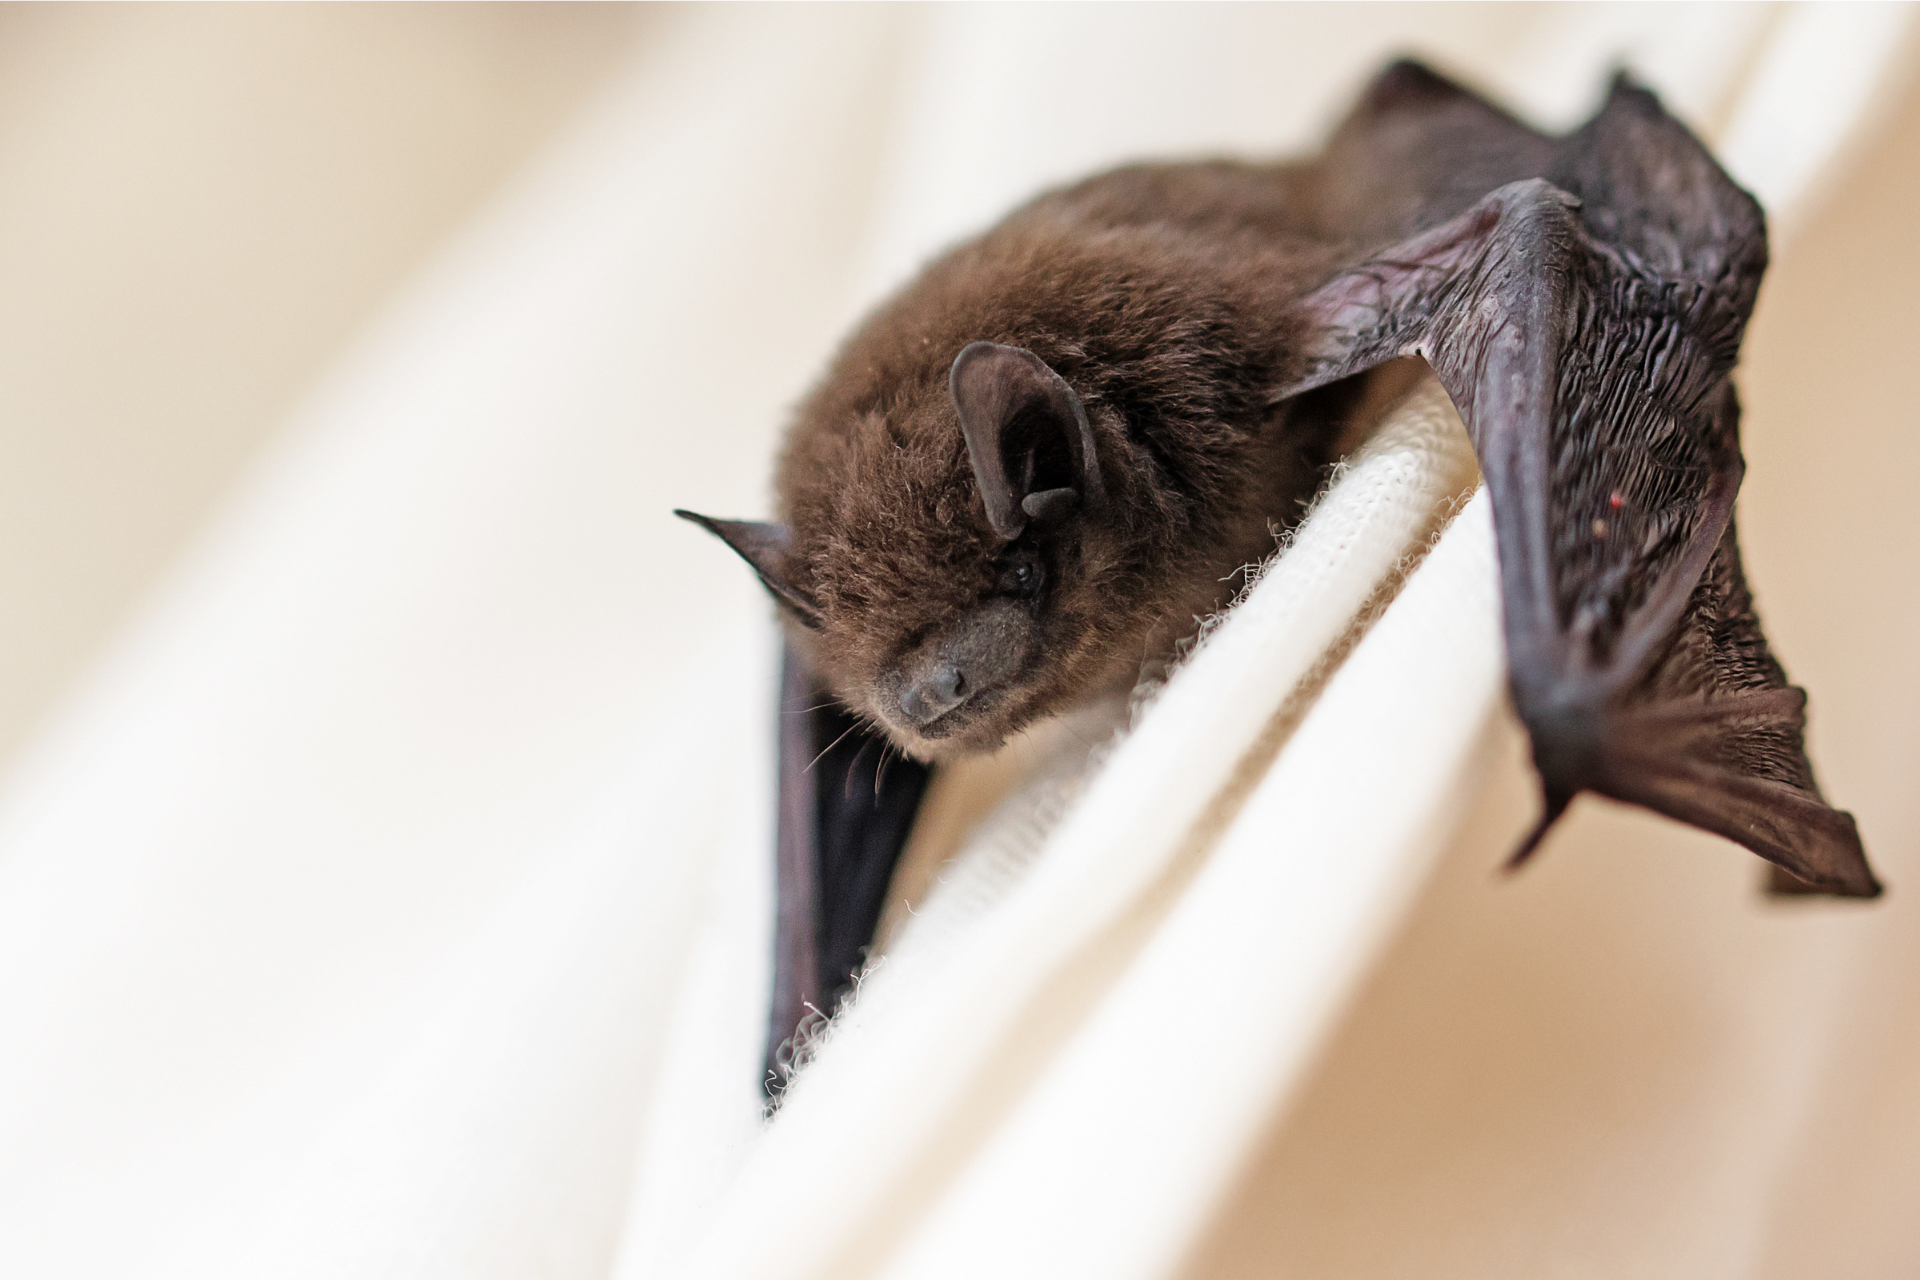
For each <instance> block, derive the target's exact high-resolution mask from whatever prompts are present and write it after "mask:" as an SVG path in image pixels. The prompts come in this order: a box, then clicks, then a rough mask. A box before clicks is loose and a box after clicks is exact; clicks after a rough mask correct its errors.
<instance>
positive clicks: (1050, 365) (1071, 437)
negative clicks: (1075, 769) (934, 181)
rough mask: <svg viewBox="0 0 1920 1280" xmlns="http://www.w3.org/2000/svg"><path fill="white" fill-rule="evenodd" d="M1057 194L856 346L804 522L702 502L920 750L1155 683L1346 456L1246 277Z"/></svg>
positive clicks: (935, 750)
mask: <svg viewBox="0 0 1920 1280" xmlns="http://www.w3.org/2000/svg"><path fill="white" fill-rule="evenodd" d="M1049 208H1050V206H1047V205H1046V203H1045V201H1042V202H1041V203H1040V204H1038V205H1036V206H1035V208H1034V210H1032V211H1029V212H1028V213H1027V214H1023V215H1018V216H1017V217H1016V218H1015V219H1013V220H1010V221H1009V223H1007V224H1006V225H1005V226H1003V227H1002V228H1001V229H999V230H997V231H995V232H993V233H990V234H989V235H988V236H986V237H984V238H982V239H981V240H979V241H976V242H974V243H972V244H971V245H967V246H962V247H961V248H960V249H958V250H956V251H955V252H954V253H952V254H950V255H949V256H947V257H946V258H944V259H942V260H940V261H937V262H936V263H934V264H933V265H931V266H930V267H929V268H928V270H927V271H926V272H925V273H923V275H922V276H921V277H920V278H919V279H918V280H917V281H916V282H915V283H914V284H913V285H912V286H911V287H909V288H908V289H906V290H905V291H903V292H902V293H901V294H899V295H897V296H896V297H895V298H894V299H893V300H892V301H891V302H889V303H887V304H885V305H883V306H882V307H881V308H880V309H879V310H877V311H876V312H875V313H874V314H873V315H872V316H871V317H869V319H868V321H867V322H866V323H865V324H864V325H862V326H861V327H860V328H859V329H858V330H857V331H856V332H855V333H854V334H853V335H852V337H851V338H850V339H849V341H848V342H847V344H846V345H845V346H844V347H843V348H842V349H841V351H840V353H839V355H838V357H837V358H836V359H835V361H834V362H833V364H832V366H831V367H830V368H829V369H828V371H827V374H826V376H825V378H823V379H822V381H821V382H820V384H819V385H818V386H817V387H816V388H815V389H814V391H813V393H812V394H811V395H809V396H808V398H807V399H806V401H805V402H804V403H803V404H802V405H801V407H800V409H799V413H798V416H797V419H796V421H795V423H794V426H793V430H792V431H791V433H790V434H789V436H788V439H787V445H786V451H785V453H784V455H783V456H782V458H781V462H780V468H779V477H778V482H777V487H778V494H779V504H780V507H781V514H782V521H781V522H780V523H777V524H748V523H743V522H724V521H713V520H708V519H706V518H704V517H694V518H695V519H697V520H699V521H700V522H701V523H702V524H704V525H706V527H707V528H709V529H710V530H712V531H713V532H714V533H716V534H718V535H719V536H720V537H722V538H723V539H725V540H726V541H727V543H728V544H729V545H730V546H732V547H733V549H734V550H735V551H737V552H739V553H740V555H741V556H742V557H743V558H745V559H746V560H747V562H748V563H749V564H751V565H752V566H753V568H754V570H755V572H757V573H758V574H759V576H760V578H761V580H762V581H763V582H764V583H765V584H766V585H767V587H768V589H769V590H770V591H771V592H772V593H773V595H774V597H775V598H776V600H778V601H779V603H780V606H781V609H782V611H783V613H784V614H785V617H786V620H787V622H788V624H789V627H788V630H789V633H790V634H791V636H792V637H793V639H794V641H795V643H796V647H798V648H799V649H800V650H801V652H802V653H803V654H804V656H805V657H806V659H807V661H808V663H809V664H810V665H811V666H812V668H813V669H814V671H815V672H816V673H817V674H818V675H819V676H820V677H821V678H823V679H824V680H825V681H826V682H827V683H828V684H829V685H831V687H832V688H833V689H834V690H835V691H836V692H837V693H838V695H839V696H840V697H841V699H842V700H844V701H845V702H846V703H847V705H848V706H850V707H852V708H853V709H854V710H855V711H857V712H860V713H861V714H863V715H865V716H867V717H868V718H869V719H871V720H872V721H873V722H874V723H875V724H876V725H878V726H879V727H881V728H882V729H884V730H885V731H886V733H887V734H888V736H889V737H890V738H891V739H892V740H893V741H894V742H895V743H896V744H897V745H898V746H899V747H901V748H902V749H903V750H905V751H907V752H909V753H910V754H912V755H915V756H918V757H920V758H922V759H934V758H942V757H949V756H953V755H958V754H963V753H967V752H973V751H982V750H990V749H992V748H994V747H996V746H998V745H999V744H1000V743H1001V742H1002V741H1004V740H1005V739H1006V738H1007V736H1008V735H1009V734H1011V733H1013V732H1015V731H1017V730H1019V729H1021V728H1023V727H1025V726H1026V725H1027V724H1029V723H1031V722H1033V721H1035V720H1038V719H1040V718H1042V717H1046V716H1050V715H1055V714H1059V713H1062V712H1066V711H1069V710H1071V709H1073V708H1074V707H1076V706H1078V705H1079V704H1081V703H1083V702H1085V701H1087V700H1089V699H1092V698H1095V697H1098V696H1101V695H1104V694H1107V693H1110V692H1113V691H1116V690H1124V689H1125V688H1127V687H1130V686H1131V685H1132V683H1133V682H1134V681H1135V680H1136V679H1137V678H1138V676H1139V674H1140V670H1141V667H1142V665H1143V664H1144V663H1146V662H1149V661H1153V660H1155V659H1159V658H1163V657H1165V656H1167V655H1168V653H1169V652H1170V650H1171V649H1172V648H1173V646H1174V645H1175V643H1176V642H1177V641H1178V640H1179V639H1180V638H1181V637H1183V636H1185V635H1187V634H1190V633H1191V631H1192V630H1193V627H1194V619H1195V615H1204V614H1206V613H1208V612H1210V611H1211V610H1212V609H1213V608H1215V607H1216V606H1217V605H1218V604H1219V603H1220V602H1221V601H1222V598H1223V597H1224V596H1226V595H1228V594H1230V593H1231V591H1232V590H1233V586H1232V584H1231V582H1229V581H1224V580H1225V579H1227V578H1228V576H1229V575H1231V574H1232V573H1233V571H1234V570H1235V569H1236V568H1238V567H1239V566H1241V565H1243V564H1246V563H1248V562H1249V561H1255V560H1258V559H1260V558H1262V557H1263V556H1264V555H1266V554H1267V553H1268V552H1270V551H1271V550H1272V548H1273V539H1272V535H1271V532H1270V526H1269V518H1270V517H1272V518H1274V519H1277V520H1278V521H1280V522H1283V523H1284V522H1287V521H1289V520H1291V519H1293V518H1297V516H1298V514H1299V500H1300V499H1302V498H1304V497H1305V496H1307V495H1309V494H1310V493H1311V491H1312V488H1313V486H1314V484H1315V483H1316V478H1317V476H1318V474H1319V471H1318V468H1319V467H1320V465H1321V464H1322V463H1323V462H1324V461H1327V460H1328V458H1327V457H1326V456H1324V455H1325V450H1324V448H1323V447H1322V442H1321V441H1320V439H1319V437H1318V436H1316V435H1315V434H1314V433H1313V432H1311V431H1306V430H1303V429H1300V428H1299V427H1298V426H1297V425H1295V424H1294V423H1293V422H1292V420H1291V419H1288V420H1286V421H1284V422H1283V421H1282V420H1281V418H1280V417H1279V416H1278V415H1281V414H1283V413H1291V412H1292V410H1290V409H1276V408H1275V407H1274V405H1273V404H1272V402H1271V398H1270V397H1269V396H1268V394H1267V392H1268V390H1269V389H1270V387H1271V378H1270V376H1269V375H1270V373H1271V370H1272V368H1273V367H1274V364H1275V361H1276V360H1277V358H1278V356H1277V354H1276V352H1277V350H1278V348H1277V346H1276V345H1275V344H1276V343H1278V342H1279V341H1280V338H1278V337H1276V336H1275V334H1276V326H1275V325H1274V324H1273V323H1271V322H1269V321H1266V320H1262V319H1260V317H1263V316H1265V314H1266V312H1265V311H1264V310H1262V309H1261V308H1260V307H1259V306H1257V305H1255V302H1254V301H1249V300H1248V299H1246V298H1242V297H1241V296H1240V294H1239V293H1236V292H1235V289H1236V288H1238V287H1239V284H1238V283H1237V282H1239V280H1240V277H1238V276H1233V275H1231V273H1229V275H1228V276H1227V277H1223V276H1222V275H1221V273H1220V272H1217V271H1216V272H1213V273H1211V274H1209V272H1208V271H1206V270H1202V269H1200V267H1199V266H1196V264H1195V263H1194V262H1193V261H1191V260H1190V259H1189V257H1187V256H1183V255H1184V251H1179V252H1176V251H1175V250H1172V249H1169V248H1168V247H1167V246H1166V244H1165V242H1164V241H1165V238H1164V237H1163V236H1161V235H1159V233H1158V232H1156V231H1153V230H1151V229H1148V230H1143V231H1139V232H1137V233H1134V232H1126V233H1122V232H1117V231H1102V232H1099V233H1098V234H1088V233H1087V231H1086V229H1085V228H1084V227H1081V226H1077V225H1075V224H1072V223H1071V222H1070V220H1064V219H1062V218H1060V217H1057V216H1055V214H1054V213H1050V212H1049ZM1202 265H1204V264H1202ZM982 339H985V340H984V341H983V340H982ZM1282 428H1284V429H1282Z"/></svg>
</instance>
